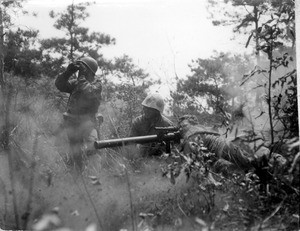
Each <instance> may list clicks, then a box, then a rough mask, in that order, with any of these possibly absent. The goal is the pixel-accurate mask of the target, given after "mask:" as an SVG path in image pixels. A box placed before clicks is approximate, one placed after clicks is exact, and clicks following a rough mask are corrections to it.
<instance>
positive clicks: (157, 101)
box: [142, 93, 165, 113]
mask: <svg viewBox="0 0 300 231" xmlns="http://www.w3.org/2000/svg"><path fill="white" fill-rule="evenodd" d="M142 105H143V106H145V107H150V108H154V109H156V110H158V111H160V113H163V111H164V107H165V102H164V99H163V97H162V96H161V95H160V94H158V93H154V94H150V95H148V96H147V97H146V98H145V99H144V101H143V102H142Z"/></svg>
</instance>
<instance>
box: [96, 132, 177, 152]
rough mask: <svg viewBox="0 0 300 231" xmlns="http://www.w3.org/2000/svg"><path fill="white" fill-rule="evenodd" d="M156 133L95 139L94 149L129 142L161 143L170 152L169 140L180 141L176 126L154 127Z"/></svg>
mask: <svg viewBox="0 0 300 231" xmlns="http://www.w3.org/2000/svg"><path fill="white" fill-rule="evenodd" d="M155 130H157V131H158V134H157V135H148V136H135V137H126V138H120V139H110V140H101V141H95V143H94V146H95V148H96V149H102V148H111V147H120V146H125V145H129V144H147V143H162V144H164V145H166V152H167V153H170V152H171V142H174V143H180V138H181V135H180V133H179V129H178V128H176V127H155Z"/></svg>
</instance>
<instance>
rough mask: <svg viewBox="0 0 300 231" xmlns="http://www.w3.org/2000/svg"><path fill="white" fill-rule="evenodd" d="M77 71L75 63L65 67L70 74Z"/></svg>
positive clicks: (77, 66) (77, 67)
mask: <svg viewBox="0 0 300 231" xmlns="http://www.w3.org/2000/svg"><path fill="white" fill-rule="evenodd" d="M78 70H79V65H77V64H75V63H70V64H69V65H68V67H67V71H68V72H70V73H75V72H76V71H78Z"/></svg>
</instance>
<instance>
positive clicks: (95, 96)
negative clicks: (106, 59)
mask: <svg viewBox="0 0 300 231" xmlns="http://www.w3.org/2000/svg"><path fill="white" fill-rule="evenodd" d="M90 59H91V58H90ZM90 59H89V58H87V61H90ZM83 60H84V61H85V59H83ZM92 61H93V62H94V60H92ZM95 62H96V61H95ZM87 64H90V63H89V62H87ZM92 64H93V63H92ZM92 67H93V69H92V71H93V73H94V72H96V70H97V66H92ZM73 73H74V71H70V70H68V69H67V70H66V71H65V72H63V73H62V74H60V75H59V76H58V77H57V79H56V81H55V85H56V87H57V89H58V90H60V91H61V92H66V93H69V94H70V97H69V101H68V104H67V112H66V113H64V128H65V129H66V132H67V136H68V139H69V144H70V154H71V161H72V164H77V165H78V167H79V168H81V167H82V162H83V158H84V151H87V150H92V149H93V148H94V141H95V140H97V139H98V135H97V130H96V126H97V118H96V115H97V112H98V107H99V105H100V100H101V91H102V86H101V83H100V82H99V81H88V80H87V77H86V76H85V75H83V74H82V73H81V72H79V75H78V78H77V79H73V80H69V79H70V77H71V76H72V74H73Z"/></svg>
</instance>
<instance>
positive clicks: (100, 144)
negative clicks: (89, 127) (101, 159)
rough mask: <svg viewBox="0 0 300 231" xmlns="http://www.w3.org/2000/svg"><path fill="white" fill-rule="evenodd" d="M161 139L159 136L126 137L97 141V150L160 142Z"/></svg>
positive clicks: (95, 144)
mask: <svg viewBox="0 0 300 231" xmlns="http://www.w3.org/2000/svg"><path fill="white" fill-rule="evenodd" d="M159 140H160V139H159V137H158V135H149V136H136V137H126V138H120V139H111V140H102V141H95V143H94V146H95V148H96V149H102V148H112V147H119V146H123V145H128V144H146V143H151V142H158V141H159Z"/></svg>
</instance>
